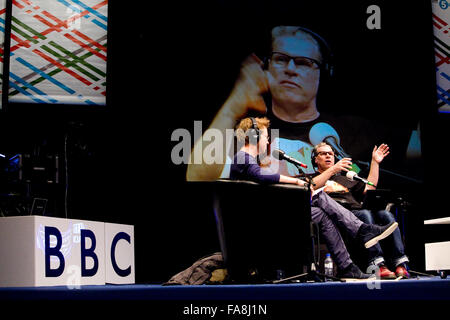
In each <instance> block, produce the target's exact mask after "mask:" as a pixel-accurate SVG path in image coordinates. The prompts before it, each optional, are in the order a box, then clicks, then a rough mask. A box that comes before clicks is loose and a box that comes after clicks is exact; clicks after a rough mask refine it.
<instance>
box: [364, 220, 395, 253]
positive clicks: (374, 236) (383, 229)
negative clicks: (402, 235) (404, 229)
mask: <svg viewBox="0 0 450 320" xmlns="http://www.w3.org/2000/svg"><path fill="white" fill-rule="evenodd" d="M397 227H398V223H397V222H395V221H393V222H391V223H390V224H388V225H385V226H379V225H376V224H366V223H363V224H362V225H361V227H360V228H359V230H358V234H357V236H356V237H357V238H358V239H360V240H361V242H362V243H364V246H365V247H366V248H370V247H373V246H374V245H376V244H377V243H378V241H380V240H382V239H384V238H386V237H388V236H389V235H390V234H391V233H392V232H394V231H395V229H397Z"/></svg>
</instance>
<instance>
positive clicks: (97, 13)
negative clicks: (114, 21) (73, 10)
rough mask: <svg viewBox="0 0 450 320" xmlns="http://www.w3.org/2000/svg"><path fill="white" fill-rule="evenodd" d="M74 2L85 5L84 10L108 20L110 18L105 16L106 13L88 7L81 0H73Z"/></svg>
mask: <svg viewBox="0 0 450 320" xmlns="http://www.w3.org/2000/svg"><path fill="white" fill-rule="evenodd" d="M72 1H73V2H74V3H76V4H78V5H79V6H81V7H83V9H84V10H87V11H89V12H90V13H92V14H95V15H96V16H97V17H99V18H100V19H102V20H105V21H108V18H107V17H105V16H104V15H102V14H101V13H100V12H98V11H96V10H94V9H92V8H90V7H88V6H87V5H85V4H84V3H83V2H81V1H79V0H72Z"/></svg>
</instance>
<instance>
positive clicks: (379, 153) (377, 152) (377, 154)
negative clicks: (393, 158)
mask: <svg viewBox="0 0 450 320" xmlns="http://www.w3.org/2000/svg"><path fill="white" fill-rule="evenodd" d="M388 154H389V147H388V145H387V144H384V143H383V144H381V145H380V146H379V147H378V148H377V146H375V147H374V148H373V151H372V160H373V161H375V162H376V163H378V164H380V162H381V161H383V159H384V158H385V157H386V156H387V155H388Z"/></svg>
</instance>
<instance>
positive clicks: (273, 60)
mask: <svg viewBox="0 0 450 320" xmlns="http://www.w3.org/2000/svg"><path fill="white" fill-rule="evenodd" d="M302 58H304V59H302ZM312 61H321V54H320V50H319V47H318V44H317V43H316V42H315V40H313V39H311V38H309V36H308V35H302V34H299V35H296V36H280V37H278V38H276V39H275V41H274V43H273V44H272V55H271V57H270V62H269V73H270V76H269V86H270V92H271V94H272V98H273V100H274V102H275V103H280V104H284V105H286V103H292V104H296V105H305V106H306V105H307V104H309V103H310V102H311V101H312V100H314V99H315V97H316V95H317V90H318V88H319V77H320V67H319V66H318V65H317V64H316V63H310V62H312Z"/></svg>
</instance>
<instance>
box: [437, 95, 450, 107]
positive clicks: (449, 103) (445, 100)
mask: <svg viewBox="0 0 450 320" xmlns="http://www.w3.org/2000/svg"><path fill="white" fill-rule="evenodd" d="M437 97H438V99H440V100H442V101H443V102H445V103H446V104H448V105H450V101H448V100H447V99H445V98H444V96H441V95H440V94H438V95H437Z"/></svg>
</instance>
